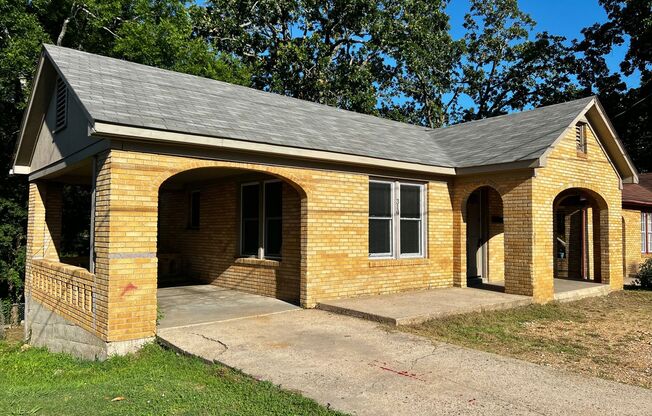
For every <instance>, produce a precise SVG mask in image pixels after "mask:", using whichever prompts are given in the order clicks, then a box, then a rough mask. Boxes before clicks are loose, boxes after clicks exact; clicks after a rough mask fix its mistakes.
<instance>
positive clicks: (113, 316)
mask: <svg viewBox="0 0 652 416" xmlns="http://www.w3.org/2000/svg"><path fill="white" fill-rule="evenodd" d="M128 159H129V154H127V153H125V152H121V153H119V154H116V153H114V152H112V151H111V152H107V153H105V154H104V155H102V156H101V157H99V158H98V166H97V179H96V188H95V189H96V202H95V222H94V223H95V255H96V259H95V275H96V281H97V293H98V294H97V297H98V299H97V301H98V302H97V304H98V320H99V321H101V322H100V325H104V327H105V334H106V341H109V342H116V341H131V342H132V343H131V344H126V345H125V344H123V345H125V348H127V349H129V348H132V347H137V346H138V345H139V344H142V342H144V341H146V340H148V339H149V338H151V337H153V336H154V335H155V332H156V289H157V283H156V280H157V258H156V237H157V211H158V189H157V188H155V187H154V186H152V178H151V177H150V175H151V174H152V172H151V171H150V172H148V171H146V170H142V171H141V170H138V166H137V164H135V163H131V162H130V160H128ZM148 173H149V174H150V175H148Z"/></svg>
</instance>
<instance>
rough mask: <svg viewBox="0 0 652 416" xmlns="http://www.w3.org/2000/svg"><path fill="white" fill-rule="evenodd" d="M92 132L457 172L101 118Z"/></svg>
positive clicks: (332, 159) (367, 163) (434, 171)
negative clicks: (138, 125)
mask: <svg viewBox="0 0 652 416" xmlns="http://www.w3.org/2000/svg"><path fill="white" fill-rule="evenodd" d="M92 135H93V136H103V137H116V138H123V139H140V140H148V141H155V142H162V143H180V144H194V145H199V146H210V147H218V148H223V149H228V150H236V151H248V152H257V153H266V154H272V155H277V156H285V157H296V158H301V159H313V160H323V161H328V162H336V163H343V164H351V165H365V166H374V167H382V168H388V169H400V170H408V171H413V172H423V173H429V174H437V175H449V176H453V175H455V168H449V167H441V166H430V165H424V164H420V163H412V162H400V161H394V160H387V159H378V158H374V157H368V156H356V155H348V154H343V153H335V152H328V151H322V150H311V149H301V148H296V147H286V146H278V145H273V144H266V143H255V142H248V141H243V140H233V139H224V138H219V137H210V136H201V135H195V134H186V133H176V132H170V131H163V130H154V129H148V128H140V127H130V126H122V125H118V124H111V123H102V122H95V124H94V126H93V132H92Z"/></svg>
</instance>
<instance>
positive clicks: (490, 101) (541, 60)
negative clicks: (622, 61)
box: [457, 0, 577, 120]
mask: <svg viewBox="0 0 652 416" xmlns="http://www.w3.org/2000/svg"><path fill="white" fill-rule="evenodd" d="M534 26H535V22H534V20H532V18H531V17H530V16H529V15H527V14H526V13H524V12H522V11H521V10H520V9H519V8H518V3H517V1H516V0H472V1H471V8H470V11H469V13H467V14H466V16H465V18H464V28H465V29H466V34H465V35H464V43H465V52H464V55H463V56H462V60H461V71H460V72H461V73H462V74H463V76H462V78H461V80H460V86H459V87H458V89H459V90H461V92H462V93H463V94H465V95H466V96H468V97H469V98H470V99H471V100H472V101H473V104H474V105H473V106H470V107H468V108H463V109H460V110H461V111H460V114H457V116H458V117H461V118H462V119H463V120H475V119H481V118H485V117H492V116H496V115H500V114H506V113H508V112H511V111H517V110H522V109H524V108H526V107H528V106H538V105H542V104H550V103H554V102H558V101H565V100H567V99H568V98H572V97H573V96H575V95H576V94H577V91H576V89H575V88H574V86H573V84H572V82H571V74H572V60H571V59H570V57H571V52H572V51H571V49H570V48H569V47H568V46H566V45H565V44H564V41H565V39H564V38H563V37H560V36H553V35H550V34H548V33H547V32H543V33H539V34H537V35H536V37H535V39H534V40H531V39H530V33H531V32H532V31H533V29H534Z"/></svg>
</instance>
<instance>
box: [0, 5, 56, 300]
mask: <svg viewBox="0 0 652 416" xmlns="http://www.w3.org/2000/svg"><path fill="white" fill-rule="evenodd" d="M45 40H47V35H46V34H45V32H44V31H43V30H42V28H41V26H40V24H39V22H38V19H36V17H35V16H34V14H33V13H32V9H31V8H30V6H29V4H28V3H27V2H24V3H21V2H15V1H13V0H0V114H2V117H0V216H1V217H2V224H0V298H3V297H9V298H10V299H11V300H12V301H15V300H17V299H18V298H19V297H20V293H21V288H22V276H23V270H24V258H25V249H24V246H25V226H26V218H27V211H26V187H25V181H24V180H23V179H22V178H10V177H8V175H7V174H8V172H9V168H10V166H11V162H12V157H13V152H14V146H15V140H16V137H17V134H18V130H19V128H20V121H21V118H22V112H23V110H24V109H25V103H26V100H27V97H29V94H30V91H31V87H32V85H31V84H32V83H31V77H32V72H33V71H34V66H35V63H36V57H37V56H38V52H35V51H39V50H40V45H41V42H43V41H45Z"/></svg>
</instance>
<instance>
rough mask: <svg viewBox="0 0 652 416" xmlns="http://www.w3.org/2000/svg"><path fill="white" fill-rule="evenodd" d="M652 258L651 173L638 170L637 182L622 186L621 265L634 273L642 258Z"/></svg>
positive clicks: (626, 270) (630, 274)
mask: <svg viewBox="0 0 652 416" xmlns="http://www.w3.org/2000/svg"><path fill="white" fill-rule="evenodd" d="M649 258H652V173H642V174H639V182H638V183H628V184H625V186H624V188H623V268H624V270H625V276H628V277H633V275H634V274H636V272H637V271H638V268H639V266H640V265H641V263H642V262H643V261H645V259H649Z"/></svg>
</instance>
